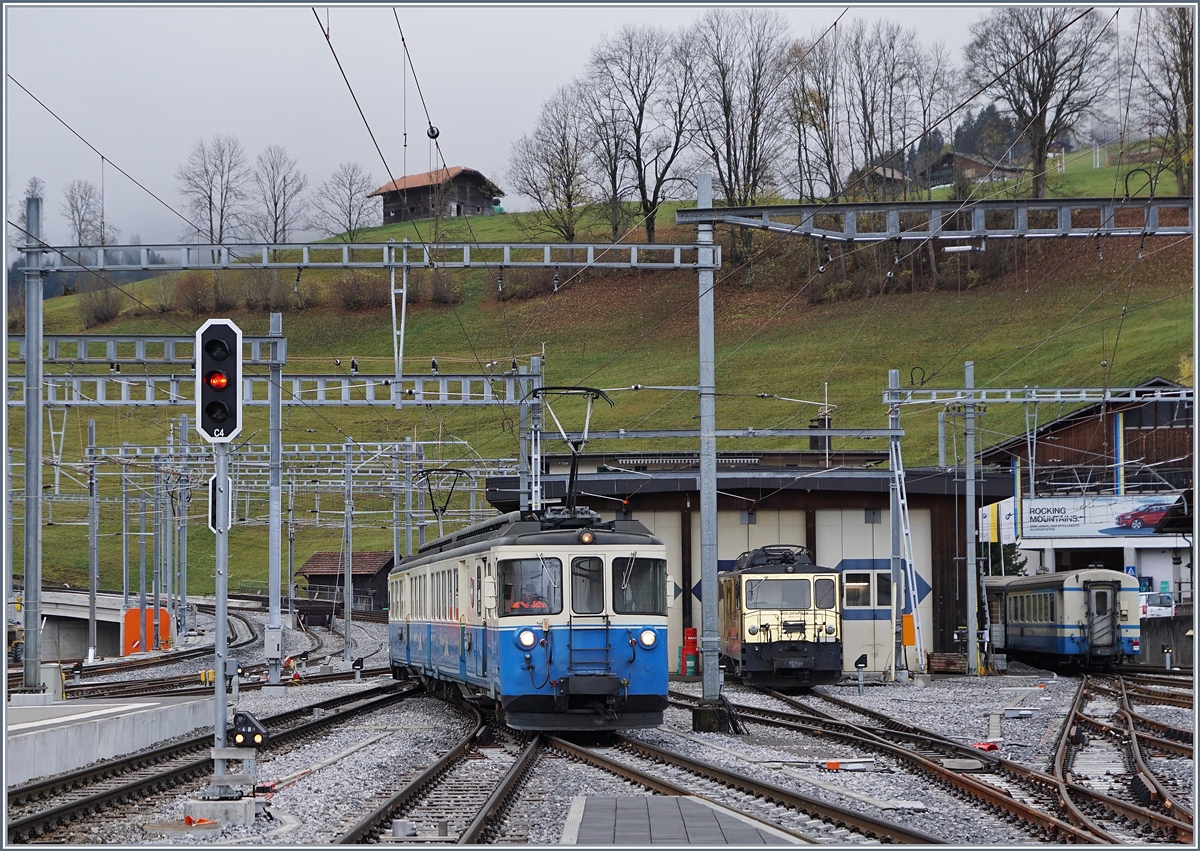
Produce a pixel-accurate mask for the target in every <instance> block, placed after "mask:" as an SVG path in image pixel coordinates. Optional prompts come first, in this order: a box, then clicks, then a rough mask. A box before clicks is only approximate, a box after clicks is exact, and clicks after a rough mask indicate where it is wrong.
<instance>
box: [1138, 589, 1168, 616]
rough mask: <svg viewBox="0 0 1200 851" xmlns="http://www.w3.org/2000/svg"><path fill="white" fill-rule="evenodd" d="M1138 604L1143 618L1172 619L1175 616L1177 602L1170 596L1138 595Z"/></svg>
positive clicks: (1160, 594)
mask: <svg viewBox="0 0 1200 851" xmlns="http://www.w3.org/2000/svg"><path fill="white" fill-rule="evenodd" d="M1138 604H1139V605H1140V606H1141V608H1142V617H1143V618H1171V617H1174V616H1175V600H1174V599H1172V597H1171V595H1170V594H1165V593H1158V594H1138Z"/></svg>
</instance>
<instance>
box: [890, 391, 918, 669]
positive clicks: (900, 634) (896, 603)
mask: <svg viewBox="0 0 1200 851" xmlns="http://www.w3.org/2000/svg"><path fill="white" fill-rule="evenodd" d="M888 387H889V388H890V389H892V390H896V389H898V388H899V387H900V370H898V369H889V370H888ZM888 428H890V429H892V430H893V431H895V432H899V430H900V405H899V404H898V403H896V402H895V401H893V403H892V406H891V407H890V408H889V409H888ZM888 440H889V441H891V442H892V444H893V446H892V452H891V458H892V460H893V461H894V460H895V459H896V458H898V457H899V453H898V452H896V451H895V450H896V448H897V447H898V445H899V443H900V435H899V434H898V433H897V434H895V435H894V436H892V437H889V438H888ZM896 472H897V471H896V470H892V477H891V479H890V480H889V481H888V495H889V497H890V500H889V502H888V505H889V508H888V515H889V518H890V520H891V533H892V626H893V628H894V631H895V636H894V638H895V640H894V642H893V646H892V664H891V669H890V674H891V680H892V682H895V681H896V670H897V669H898V668H903V667H904V665H903V660H904V629H903V610H904V605H903V602H902V601H901V599H900V581H901V579H900V576H901V566H900V561H901V558H902V556H901V548H902V545H903V542H902V541H901V539H900V538H901V531H900V480H899V479H898V478H897V475H896ZM909 593H910V594H912V598H913V601H914V607H915V605H916V602H915V601H916V599H917V589H915V588H912V589H909ZM914 614H915V612H914Z"/></svg>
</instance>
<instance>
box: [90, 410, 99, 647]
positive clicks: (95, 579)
mask: <svg viewBox="0 0 1200 851" xmlns="http://www.w3.org/2000/svg"><path fill="white" fill-rule="evenodd" d="M87 455H88V661H89V662H94V661H95V660H96V592H97V590H99V587H100V494H99V493H97V482H96V421H95V420H88V448H87Z"/></svg>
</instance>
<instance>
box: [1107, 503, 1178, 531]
mask: <svg viewBox="0 0 1200 851" xmlns="http://www.w3.org/2000/svg"><path fill="white" fill-rule="evenodd" d="M1173 504H1174V503H1170V502H1155V503H1152V504H1150V505H1143V506H1140V507H1138V508H1136V509H1134V510H1133V511H1127V512H1125V513H1124V514H1118V515H1117V525H1118V526H1128V527H1129V528H1130V529H1141V528H1142V527H1143V526H1153V525H1154V524H1155V523H1157V522H1158V521H1159V520H1162V516H1163V515H1164V514H1166V513H1167V509H1168V508H1170V507H1171V506H1172V505H1173Z"/></svg>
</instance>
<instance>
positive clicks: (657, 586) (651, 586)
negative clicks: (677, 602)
mask: <svg viewBox="0 0 1200 851" xmlns="http://www.w3.org/2000/svg"><path fill="white" fill-rule="evenodd" d="M612 577H613V611H614V612H616V613H617V614H620V615H665V614H666V613H667V562H666V560H665V559H661V558H638V557H637V554H636V553H633V554H631V555H630V556H628V557H624V558H614V559H613V560H612Z"/></svg>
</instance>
